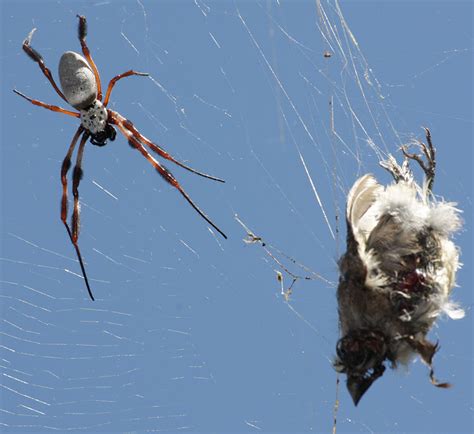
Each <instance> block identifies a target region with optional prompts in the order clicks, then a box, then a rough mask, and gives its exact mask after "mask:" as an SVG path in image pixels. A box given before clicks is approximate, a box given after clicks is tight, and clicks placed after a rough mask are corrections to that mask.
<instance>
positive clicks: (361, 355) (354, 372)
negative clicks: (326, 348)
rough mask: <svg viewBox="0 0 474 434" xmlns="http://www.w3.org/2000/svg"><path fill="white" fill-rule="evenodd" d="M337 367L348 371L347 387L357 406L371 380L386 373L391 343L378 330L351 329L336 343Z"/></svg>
mask: <svg viewBox="0 0 474 434" xmlns="http://www.w3.org/2000/svg"><path fill="white" fill-rule="evenodd" d="M336 352H337V358H336V360H335V361H334V368H335V369H336V371H338V372H343V373H345V374H347V389H348V390H349V393H350V394H351V397H352V400H353V401H354V404H355V405H357V404H358V402H359V401H360V399H361V398H362V396H363V395H364V393H365V392H367V390H368V389H369V387H370V386H371V385H372V383H373V382H374V381H375V380H376V379H377V378H379V377H381V376H382V375H383V372H384V371H385V366H384V365H383V362H384V360H385V359H387V358H388V346H387V343H386V339H385V336H384V335H383V333H381V332H379V331H376V330H355V331H352V332H349V333H348V334H346V336H344V337H343V338H341V339H339V341H338V343H337V348H336Z"/></svg>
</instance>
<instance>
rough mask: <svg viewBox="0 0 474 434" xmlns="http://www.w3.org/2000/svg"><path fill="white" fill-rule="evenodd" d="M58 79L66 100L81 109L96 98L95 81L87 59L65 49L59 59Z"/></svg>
mask: <svg viewBox="0 0 474 434" xmlns="http://www.w3.org/2000/svg"><path fill="white" fill-rule="evenodd" d="M59 81H60V82H61V89H62V91H63V93H64V96H65V97H66V99H67V102H68V103H69V104H71V105H72V106H73V107H74V108H76V109H78V110H81V109H84V108H86V107H88V106H89V105H91V104H92V103H93V102H94V101H95V100H96V99H97V83H96V81H95V76H94V73H93V72H92V69H91V68H90V66H89V64H88V63H87V60H86V59H84V57H82V56H81V55H80V54H78V53H75V52H74V51H66V52H65V53H64V54H63V55H62V56H61V59H60V60H59Z"/></svg>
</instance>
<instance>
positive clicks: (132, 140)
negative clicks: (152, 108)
mask: <svg viewBox="0 0 474 434" xmlns="http://www.w3.org/2000/svg"><path fill="white" fill-rule="evenodd" d="M108 112H109V121H110V122H111V123H113V124H115V125H117V127H118V128H119V130H120V132H121V133H122V134H123V135H124V136H125V138H126V139H127V140H128V144H129V145H130V146H131V147H132V148H133V149H137V150H138V151H139V152H140V153H141V154H142V155H143V156H144V157H145V158H146V159H147V160H148V161H149V162H150V163H151V164H152V166H153V167H154V168H155V169H156V171H157V172H158V173H159V174H160V175H161V176H162V178H163V179H164V180H165V181H166V182H167V183H168V184H170V185H172V186H173V187H174V188H176V189H177V190H178V191H179V192H180V193H181V195H182V196H183V197H184V198H185V199H186V201H187V202H188V203H189V204H190V205H191V206H192V207H193V208H194V210H195V211H196V212H197V213H198V214H199V215H200V216H201V217H202V218H203V219H204V220H206V222H207V223H209V224H210V225H211V226H212V227H213V228H214V229H215V230H216V231H217V232H219V233H220V234H221V235H222V236H223V237H224V238H225V239H227V235H226V234H225V233H224V232H223V231H222V230H221V229H219V227H218V226H217V225H216V224H215V223H213V221H212V220H211V219H210V218H209V217H208V216H207V215H206V214H205V213H204V212H203V211H202V210H201V209H200V208H199V207H198V206H197V205H196V204H195V203H194V201H193V200H192V199H191V198H190V197H189V195H188V194H187V193H186V192H185V191H184V189H183V187H181V184H180V183H179V182H178V180H177V179H176V178H175V177H174V176H173V174H172V173H171V172H170V171H169V170H168V169H167V168H166V167H164V166H163V165H162V164H160V162H159V161H157V160H155V159H154V158H153V156H152V155H151V154H150V153H149V152H148V151H147V150H146V149H145V146H143V144H142V143H141V142H140V141H139V139H138V138H137V137H135V135H134V133H133V132H132V131H130V130H129V129H128V128H127V126H126V124H125V123H126V122H127V121H126V120H125V119H124V118H123V117H122V116H121V115H119V114H118V113H117V112H114V111H112V110H109V111H108ZM122 120H123V121H122ZM171 161H174V160H171ZM206 177H209V176H206Z"/></svg>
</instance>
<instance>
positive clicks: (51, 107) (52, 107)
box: [13, 89, 81, 118]
mask: <svg viewBox="0 0 474 434" xmlns="http://www.w3.org/2000/svg"><path fill="white" fill-rule="evenodd" d="M13 92H15V93H16V94H17V95H20V96H21V97H22V98H25V99H26V100H28V101H29V102H31V104H34V105H37V106H39V107H44V108H45V109H48V110H51V111H53V112H58V113H63V114H65V115H68V116H73V117H75V118H80V117H81V115H80V114H79V113H77V112H72V111H69V110H66V109H63V108H62V107H58V106H57V105H51V104H46V103H44V102H42V101H39V100H37V99H33V98H30V97H28V96H26V95H24V94H22V93H21V92H19V91H18V90H16V89H13Z"/></svg>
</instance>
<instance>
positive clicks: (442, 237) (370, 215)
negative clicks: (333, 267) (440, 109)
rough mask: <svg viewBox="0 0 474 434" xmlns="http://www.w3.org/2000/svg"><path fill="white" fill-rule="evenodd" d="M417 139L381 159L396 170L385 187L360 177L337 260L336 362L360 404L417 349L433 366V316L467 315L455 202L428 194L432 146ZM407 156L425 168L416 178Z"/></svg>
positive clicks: (350, 196)
mask: <svg viewBox="0 0 474 434" xmlns="http://www.w3.org/2000/svg"><path fill="white" fill-rule="evenodd" d="M426 138H427V142H428V145H425V144H424V143H419V146H420V147H421V149H422V151H423V153H424V155H425V157H426V160H427V161H426V162H425V161H423V160H422V158H421V156H419V155H416V154H409V153H408V152H407V151H406V149H405V148H403V153H404V155H405V162H404V163H403V164H402V165H401V166H400V165H398V163H397V162H396V161H395V159H394V158H393V157H392V156H390V157H389V159H388V160H387V161H384V162H382V163H381V164H382V166H383V167H384V168H385V169H387V170H388V171H389V172H390V173H391V174H392V175H393V177H394V180H395V182H394V183H393V184H391V185H389V186H387V187H383V186H382V185H380V184H379V183H378V182H377V181H376V180H375V178H374V177H373V176H372V175H365V176H363V177H361V178H359V179H358V180H357V181H356V182H355V183H354V186H353V187H352V189H351V190H350V192H349V194H348V199H347V213H346V218H347V251H346V253H345V254H344V255H343V256H342V258H341V259H340V261H339V268H340V273H341V277H340V280H339V286H338V290H337V298H338V307H339V320H340V328H341V336H342V337H341V339H340V340H339V341H338V344H337V358H336V360H335V362H334V367H335V368H336V370H338V371H339V372H343V373H345V374H346V375H347V388H348V390H349V392H350V394H351V396H352V398H353V400H354V403H355V404H357V403H358V402H359V400H360V399H361V398H362V396H363V395H364V393H365V392H366V391H367V390H368V389H369V387H370V386H371V384H372V383H373V382H374V381H375V380H376V379H377V378H379V377H380V376H382V374H383V372H384V370H385V367H384V363H385V362H386V361H388V362H389V363H390V364H391V366H392V367H396V366H397V365H398V364H400V363H407V362H408V361H409V360H410V359H411V358H413V357H414V356H415V355H419V356H420V357H421V359H422V360H423V361H424V362H425V363H426V364H427V365H429V366H430V368H431V369H430V378H431V381H432V383H433V384H435V385H436V386H438V387H448V384H447V383H439V382H437V381H436V380H435V378H434V375H433V368H432V359H433V356H434V354H435V353H436V351H437V349H438V346H437V344H433V343H431V342H430V341H429V340H427V338H426V335H427V334H428V332H429V331H430V329H431V328H432V326H433V324H434V322H435V320H436V318H437V317H438V316H439V315H440V314H441V313H442V312H444V313H446V314H447V315H449V316H450V317H451V318H454V319H457V318H461V317H462V316H463V314H464V313H463V311H462V309H459V308H457V307H456V305H455V303H453V302H451V301H450V293H451V290H452V288H453V287H454V285H455V275H456V270H457V268H458V267H459V263H458V250H457V248H456V246H455V245H454V243H453V242H452V241H451V239H450V238H451V235H452V234H453V233H454V232H455V231H456V230H458V229H459V227H460V224H461V222H460V219H459V211H458V210H457V209H456V208H455V206H454V205H455V204H453V203H448V202H444V201H442V200H436V199H435V198H434V196H433V194H432V193H431V188H432V185H433V180H434V176H435V170H434V169H435V149H434V147H433V145H432V143H431V135H430V132H429V130H428V129H426ZM409 160H415V161H417V162H418V164H419V165H420V166H421V168H422V169H423V171H424V172H425V175H426V180H425V183H424V186H423V187H421V186H420V185H418V184H417V183H416V182H415V180H414V178H413V174H412V172H411V170H410V169H409V164H408V162H409Z"/></svg>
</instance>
